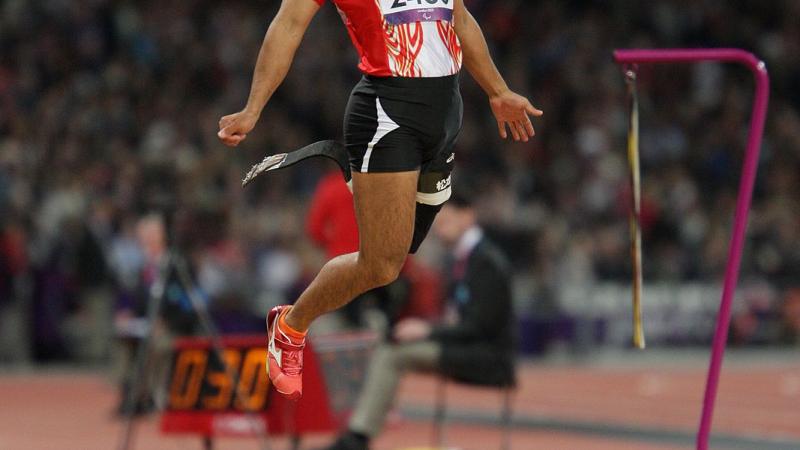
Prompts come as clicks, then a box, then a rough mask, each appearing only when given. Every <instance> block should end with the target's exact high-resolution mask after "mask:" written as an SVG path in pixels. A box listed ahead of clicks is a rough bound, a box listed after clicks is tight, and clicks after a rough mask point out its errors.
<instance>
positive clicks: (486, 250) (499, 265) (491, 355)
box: [327, 192, 514, 450]
mask: <svg viewBox="0 0 800 450" xmlns="http://www.w3.org/2000/svg"><path fill="white" fill-rule="evenodd" d="M433 226H434V233H436V234H437V235H438V237H439V238H440V239H441V240H442V241H443V242H445V243H446V244H447V245H448V246H450V247H452V251H453V253H452V256H453V264H452V267H451V270H450V274H451V279H450V288H449V289H448V290H449V300H450V303H451V305H450V306H451V308H449V309H450V311H451V312H452V314H448V315H449V316H454V317H450V319H451V320H449V323H446V324H442V325H436V326H434V325H431V324H429V323H428V322H425V321H423V320H421V319H415V318H410V319H405V320H403V321H401V322H399V323H398V324H397V325H395V327H394V330H393V333H392V337H393V342H387V343H383V344H381V345H379V346H378V348H376V349H375V353H374V355H373V357H372V360H371V361H370V365H369V370H368V372H367V377H366V380H365V382H364V386H363V387H362V389H361V394H360V397H359V399H358V403H357V405H356V408H355V411H354V413H353V415H352V416H351V418H350V423H349V426H348V429H347V430H346V431H345V432H344V433H343V434H342V435H341V436H340V437H339V438H338V439H337V441H336V442H335V443H333V444H332V445H331V446H330V447H328V449H327V450H367V449H369V443H370V439H372V438H374V437H375V436H377V435H378V434H379V433H380V431H381V428H382V427H383V423H384V419H385V418H386V414H387V413H388V412H389V410H390V408H391V407H392V402H393V400H394V397H395V393H396V391H397V387H398V383H399V381H400V376H401V375H402V374H403V372H405V371H406V370H419V371H433V372H437V373H440V374H442V375H444V376H446V377H448V378H451V379H454V380H457V381H462V382H465V383H470V384H479V385H485V386H509V385H513V384H514V362H513V360H514V350H513V340H514V339H513V331H512V330H513V316H512V314H513V313H512V304H511V286H510V278H511V275H510V270H509V266H508V263H507V262H506V260H505V258H504V257H503V255H502V254H501V252H500V251H499V250H498V248H497V247H495V246H494V245H493V244H492V243H491V242H490V241H489V240H487V239H486V238H485V237H484V234H483V231H482V230H481V228H480V227H479V226H478V225H477V222H476V217H475V211H474V209H473V207H472V203H471V199H470V198H469V197H467V196H464V195H461V193H458V192H454V194H453V197H452V198H451V199H450V200H449V201H448V203H446V204H445V205H444V207H443V209H442V211H441V212H440V213H439V217H437V218H436V222H434V225H433ZM446 322H448V321H446Z"/></svg>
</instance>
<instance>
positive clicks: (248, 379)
mask: <svg viewBox="0 0 800 450" xmlns="http://www.w3.org/2000/svg"><path fill="white" fill-rule="evenodd" d="M266 359H267V349H265V348H251V349H249V350H248V351H247V354H246V355H245V358H244V362H243V363H242V372H241V377H240V378H239V386H238V388H237V390H236V394H237V395H236V409H241V410H245V411H258V410H261V409H263V408H264V405H265V404H266V402H267V394H268V393H269V377H267V371H266V366H265V364H266Z"/></svg>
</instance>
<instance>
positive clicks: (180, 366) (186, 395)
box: [169, 350, 208, 409]
mask: <svg viewBox="0 0 800 450" xmlns="http://www.w3.org/2000/svg"><path fill="white" fill-rule="evenodd" d="M207 364H208V353H207V352H206V351H205V350H184V351H182V352H180V353H179V354H178V358H177V360H176V361H175V367H174V370H173V376H172V383H171V384H170V389H169V405H170V407H171V408H173V409H192V408H193V407H194V406H195V404H196V403H197V399H198V397H199V395H200V388H201V387H202V385H203V374H204V373H205V371H206V365H207Z"/></svg>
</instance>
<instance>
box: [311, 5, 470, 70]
mask: <svg viewBox="0 0 800 450" xmlns="http://www.w3.org/2000/svg"><path fill="white" fill-rule="evenodd" d="M315 1H316V2H317V3H319V4H320V5H322V4H323V3H325V0H315ZM331 1H332V2H333V3H334V4H335V5H336V8H337V9H338V10H339V14H340V15H341V16H342V20H343V21H344V24H345V26H347V31H348V32H349V33H350V39H351V40H352V41H353V45H354V46H355V48H356V50H357V51H358V54H359V56H360V58H361V61H360V62H359V64H358V68H359V69H361V71H362V72H364V73H365V74H367V75H374V76H378V77H442V76H447V75H453V74H456V73H458V71H459V70H460V69H461V43H460V42H459V41H458V37H457V36H456V32H455V29H454V28H453V5H454V3H455V1H456V0H331Z"/></svg>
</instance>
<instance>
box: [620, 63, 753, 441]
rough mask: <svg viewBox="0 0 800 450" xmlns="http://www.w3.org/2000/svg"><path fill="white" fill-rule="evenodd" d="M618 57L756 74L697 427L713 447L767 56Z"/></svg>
mask: <svg viewBox="0 0 800 450" xmlns="http://www.w3.org/2000/svg"><path fill="white" fill-rule="evenodd" d="M614 60H615V61H616V62H617V63H618V64H621V65H623V66H625V67H628V68H633V67H634V66H635V65H637V64H678V63H697V62H708V61H712V62H729V63H737V64H741V65H743V66H745V67H747V68H748V69H750V71H751V72H752V73H753V77H754V78H755V100H754V102H753V110H752V116H751V121H750V132H749V136H748V140H747V149H746V151H745V155H744V164H743V167H742V175H741V178H740V181H739V195H738V198H737V201H736V211H735V213H734V220H733V233H732V236H731V243H730V248H729V252H728V261H727V265H726V268H725V279H724V283H723V287H722V299H721V301H720V305H719V315H718V316H717V323H716V328H715V331H714V340H713V343H712V347H711V359H710V362H709V367H708V377H707V380H706V388H705V395H704V398H703V412H702V415H701V418H700V426H699V429H698V432H697V450H707V449H708V442H709V435H710V433H711V423H712V419H713V417H714V404H715V402H716V397H717V388H718V386H719V378H720V371H721V369H722V360H723V357H724V355H725V347H726V343H727V340H728V328H729V326H730V320H731V304H732V303H733V297H734V293H735V291H736V284H737V282H738V280H739V267H740V265H741V264H740V263H741V260H742V250H743V249H744V239H745V232H746V229H747V217H748V214H749V212H750V204H751V200H752V194H753V185H754V184H755V179H756V170H757V168H758V157H759V154H760V152H761V141H762V138H763V134H764V122H765V121H766V116H767V104H768V102H769V75H768V74H767V67H766V65H765V64H764V62H763V61H761V60H760V59H758V58H757V57H756V56H755V55H753V54H752V53H750V52H747V51H745V50H740V49H733V48H720V49H624V50H616V51H615V52H614ZM634 70H635V69H634Z"/></svg>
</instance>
